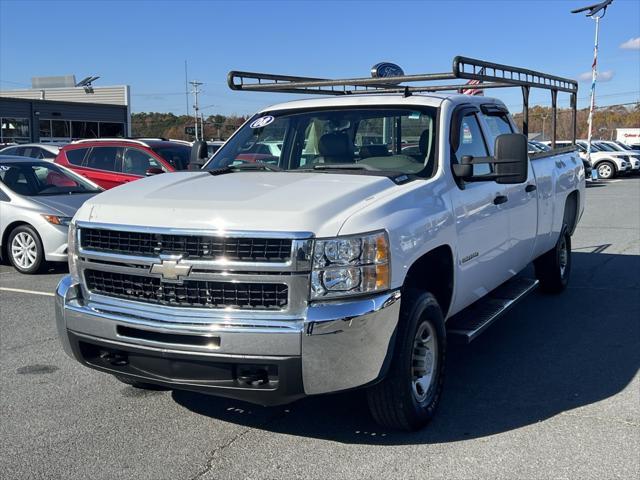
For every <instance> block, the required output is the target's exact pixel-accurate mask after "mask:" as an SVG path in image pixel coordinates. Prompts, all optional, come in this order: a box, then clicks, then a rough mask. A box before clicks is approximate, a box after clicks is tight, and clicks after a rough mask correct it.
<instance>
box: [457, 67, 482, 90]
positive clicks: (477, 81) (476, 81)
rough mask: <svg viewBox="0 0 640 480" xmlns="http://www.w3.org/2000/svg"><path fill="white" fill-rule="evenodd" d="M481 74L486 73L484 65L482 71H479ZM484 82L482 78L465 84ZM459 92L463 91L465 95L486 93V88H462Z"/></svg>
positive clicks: (471, 84)
mask: <svg viewBox="0 0 640 480" xmlns="http://www.w3.org/2000/svg"><path fill="white" fill-rule="evenodd" d="M478 73H479V74H480V75H484V67H482V68H481V69H480V72H478ZM481 83H482V81H481V80H469V81H468V82H467V83H465V85H470V86H473V85H480V84H481ZM458 93H461V94H463V95H484V90H482V89H481V88H461V89H460V90H458Z"/></svg>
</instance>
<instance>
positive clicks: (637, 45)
mask: <svg viewBox="0 0 640 480" xmlns="http://www.w3.org/2000/svg"><path fill="white" fill-rule="evenodd" d="M620 48H622V49H623V50H640V37H636V38H630V39H629V40H627V41H626V42H624V43H622V44H620Z"/></svg>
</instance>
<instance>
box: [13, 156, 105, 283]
mask: <svg viewBox="0 0 640 480" xmlns="http://www.w3.org/2000/svg"><path fill="white" fill-rule="evenodd" d="M101 191H102V189H101V188H100V187H98V186H97V185H96V184H94V183H93V182H90V181H89V180H87V179H85V178H82V177H80V176H79V175H76V174H75V173H73V172H71V171H70V170H68V169H66V168H64V167H61V166H59V165H56V164H53V163H51V162H47V161H43V160H35V159H33V158H26V157H14V156H5V155H0V252H2V256H3V258H7V259H8V260H9V261H10V262H11V263H12V264H13V266H14V267H15V268H16V270H18V271H19V272H22V273H36V272H38V271H40V270H43V269H44V268H45V266H46V264H47V262H65V261H66V260H67V232H68V226H69V222H70V221H71V219H72V218H73V215H74V214H75V213H76V210H78V208H80V206H81V205H82V204H83V203H84V202H85V201H86V200H88V199H89V198H91V197H92V196H94V195H95V194H97V193H99V192H101Z"/></svg>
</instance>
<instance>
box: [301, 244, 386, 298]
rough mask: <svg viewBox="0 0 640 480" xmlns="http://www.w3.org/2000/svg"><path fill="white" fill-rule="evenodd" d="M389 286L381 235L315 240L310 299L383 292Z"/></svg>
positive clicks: (384, 249)
mask: <svg viewBox="0 0 640 480" xmlns="http://www.w3.org/2000/svg"><path fill="white" fill-rule="evenodd" d="M389 285H390V271H389V240H388V239H387V235H386V233H385V232H378V233H372V234H369V235H361V236H360V235H359V236H350V237H338V238H332V239H326V240H316V241H315V244H314V248H313V269H312V272H311V300H318V299H320V298H335V297H345V296H349V295H362V294H364V293H371V292H376V291H382V290H387V289H388V288H389Z"/></svg>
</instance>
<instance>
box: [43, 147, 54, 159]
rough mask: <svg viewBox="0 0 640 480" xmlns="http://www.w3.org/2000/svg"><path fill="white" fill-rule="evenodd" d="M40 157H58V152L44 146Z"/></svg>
mask: <svg viewBox="0 0 640 480" xmlns="http://www.w3.org/2000/svg"><path fill="white" fill-rule="evenodd" d="M40 158H46V159H53V158H56V154H55V153H53V152H50V151H49V150H46V149H44V148H41V149H40Z"/></svg>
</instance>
